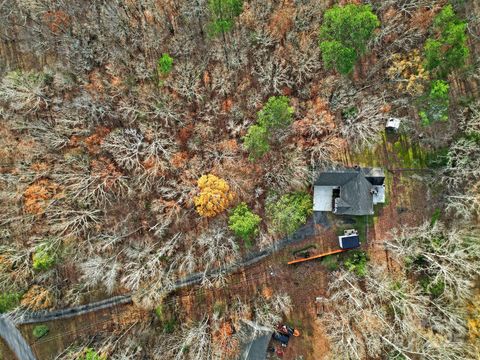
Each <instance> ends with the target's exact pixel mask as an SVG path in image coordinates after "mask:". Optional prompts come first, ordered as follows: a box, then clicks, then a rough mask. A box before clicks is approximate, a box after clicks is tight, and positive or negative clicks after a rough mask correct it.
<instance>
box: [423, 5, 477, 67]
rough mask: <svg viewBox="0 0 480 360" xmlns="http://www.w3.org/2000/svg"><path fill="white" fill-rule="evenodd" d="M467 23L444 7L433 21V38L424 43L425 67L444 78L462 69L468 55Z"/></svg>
mask: <svg viewBox="0 0 480 360" xmlns="http://www.w3.org/2000/svg"><path fill="white" fill-rule="evenodd" d="M466 29H467V23H466V22H465V21H461V20H460V19H459V18H458V16H457V15H456V14H455V11H454V10H453V7H452V5H450V4H449V5H447V6H445V7H444V8H443V9H442V11H440V13H439V14H438V15H437V16H436V17H435V19H434V21H433V33H434V34H433V36H432V37H430V38H429V39H428V40H427V41H426V43H425V49H424V50H425V59H426V67H427V69H428V70H430V71H434V70H435V71H436V73H437V75H438V76H439V77H446V76H447V75H448V74H449V73H450V72H451V71H453V70H455V69H459V68H462V67H463V66H464V65H465V62H466V60H467V58H468V56H469V54H470V51H469V49H468V46H467V34H466Z"/></svg>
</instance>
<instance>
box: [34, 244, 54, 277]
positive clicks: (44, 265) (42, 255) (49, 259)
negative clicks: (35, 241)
mask: <svg viewBox="0 0 480 360" xmlns="http://www.w3.org/2000/svg"><path fill="white" fill-rule="evenodd" d="M55 261H56V259H55V254H54V253H53V250H52V249H51V248H50V247H49V246H47V245H40V246H38V247H37V249H35V253H34V254H33V269H34V270H37V271H42V270H48V269H50V268H51V267H52V266H53V265H55Z"/></svg>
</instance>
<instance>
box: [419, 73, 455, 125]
mask: <svg viewBox="0 0 480 360" xmlns="http://www.w3.org/2000/svg"><path fill="white" fill-rule="evenodd" d="M449 89H450V85H448V83H447V82H446V81H444V80H436V81H433V82H432V85H431V88H430V93H429V94H428V97H427V99H426V104H425V107H424V109H423V110H421V111H420V112H419V115H420V118H421V119H422V124H423V125H429V124H431V123H432V122H434V121H447V120H448V108H449V103H450V102H449V98H448V93H449Z"/></svg>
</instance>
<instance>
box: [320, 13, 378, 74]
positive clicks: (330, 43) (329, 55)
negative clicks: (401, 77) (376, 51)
mask: <svg viewBox="0 0 480 360" xmlns="http://www.w3.org/2000/svg"><path fill="white" fill-rule="evenodd" d="M379 25H380V21H379V20H378V18H377V16H376V15H375V14H374V13H373V12H372V8H371V7H370V5H356V4H349V5H345V6H334V7H332V8H331V9H329V10H327V11H326V12H325V15H324V16H323V24H322V26H321V28H320V36H319V40H320V49H321V51H322V58H323V62H324V65H325V67H326V68H327V69H333V68H335V69H337V70H338V71H339V72H340V73H341V74H348V73H350V72H351V71H352V70H353V67H354V66H355V63H356V62H357V60H358V58H359V57H360V56H361V55H363V54H364V53H365V52H366V49H367V44H368V41H369V40H370V39H371V38H372V36H373V33H374V30H375V29H376V28H377V27H378V26H379Z"/></svg>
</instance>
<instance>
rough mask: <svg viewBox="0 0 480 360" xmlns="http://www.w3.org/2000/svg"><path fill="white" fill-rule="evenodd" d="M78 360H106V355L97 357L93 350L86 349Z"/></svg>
mask: <svg viewBox="0 0 480 360" xmlns="http://www.w3.org/2000/svg"><path fill="white" fill-rule="evenodd" d="M78 360H107V356H106V355H99V354H98V353H97V352H96V351H95V350H94V349H92V348H86V349H85V350H84V353H83V355H82V356H80V357H79V358H78Z"/></svg>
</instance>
